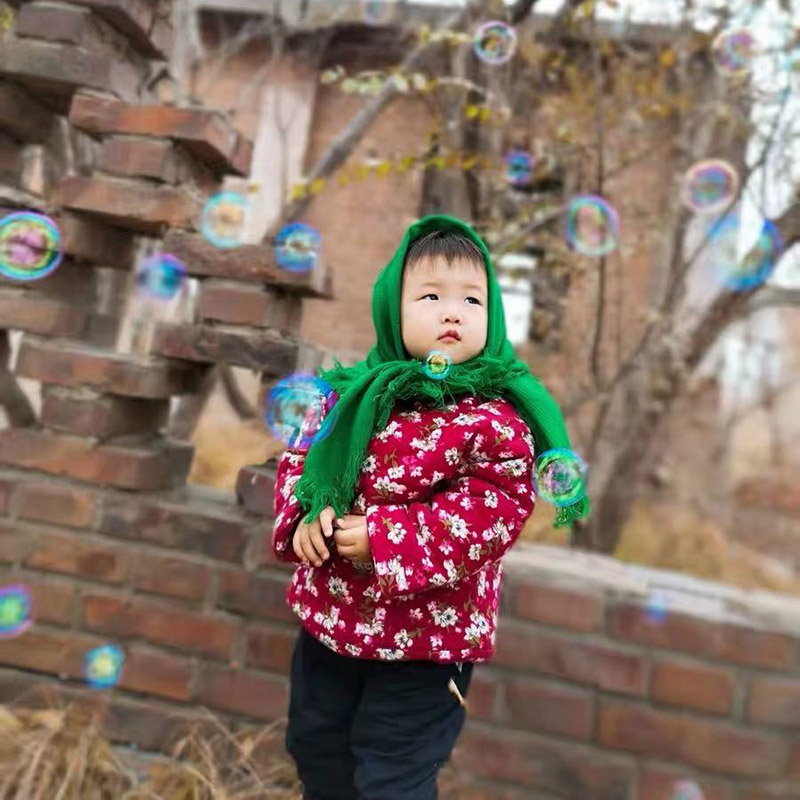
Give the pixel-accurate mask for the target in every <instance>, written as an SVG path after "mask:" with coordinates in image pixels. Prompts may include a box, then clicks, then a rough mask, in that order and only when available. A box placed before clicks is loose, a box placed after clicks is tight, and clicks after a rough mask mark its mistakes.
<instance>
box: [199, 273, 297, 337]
mask: <svg viewBox="0 0 800 800" xmlns="http://www.w3.org/2000/svg"><path fill="white" fill-rule="evenodd" d="M301 312H302V305H301V300H300V298H299V297H298V296H297V295H291V294H289V293H287V292H285V291H281V290H280V289H271V288H269V287H261V286H252V285H250V284H246V283H235V282H233V281H214V280H205V281H203V283H202V284H201V290H200V303H199V311H198V314H199V316H200V317H201V318H203V319H213V320H218V321H219V322H227V323H229V324H231V325H254V326H255V327H260V328H274V329H275V330H279V331H287V332H288V331H294V330H297V329H298V327H299V325H300V316H301Z"/></svg>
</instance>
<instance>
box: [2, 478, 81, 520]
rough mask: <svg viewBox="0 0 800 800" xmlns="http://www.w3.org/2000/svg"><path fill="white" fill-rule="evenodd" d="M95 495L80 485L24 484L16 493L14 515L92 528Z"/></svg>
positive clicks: (21, 517)
mask: <svg viewBox="0 0 800 800" xmlns="http://www.w3.org/2000/svg"><path fill="white" fill-rule="evenodd" d="M95 502H96V496H95V494H94V493H92V492H89V491H86V490H85V489H81V488H80V487H78V486H62V485H57V484H52V483H44V482H37V483H22V484H20V485H19V486H18V487H17V489H16V491H15V492H14V500H13V506H14V514H15V516H17V517H18V518H20V519H32V520H36V521H38V522H52V523H54V524H56V525H65V526H69V527H72V528H88V527H91V522H92V519H93V518H94V510H95Z"/></svg>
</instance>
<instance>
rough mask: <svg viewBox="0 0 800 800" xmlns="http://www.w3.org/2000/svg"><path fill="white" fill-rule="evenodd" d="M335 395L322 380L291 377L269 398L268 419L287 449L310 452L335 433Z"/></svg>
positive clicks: (279, 384)
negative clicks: (314, 445) (333, 411)
mask: <svg viewBox="0 0 800 800" xmlns="http://www.w3.org/2000/svg"><path fill="white" fill-rule="evenodd" d="M335 401H336V394H335V392H334V391H333V389H332V388H331V387H330V386H329V385H328V384H327V383H326V382H325V381H324V380H322V378H317V377H315V376H313V375H291V376H290V377H288V378H285V379H284V380H282V381H281V382H280V383H278V384H277V385H276V386H275V387H274V388H273V389H272V391H271V392H270V393H269V396H268V398H267V409H266V419H267V424H268V425H269V427H270V428H271V429H272V431H273V433H274V434H275V436H277V438H278V439H280V440H281V441H282V442H284V443H285V444H286V445H287V446H288V447H292V448H294V449H296V450H307V449H308V448H310V447H311V445H312V444H314V442H318V441H320V440H321V439H324V438H325V437H326V436H327V435H328V434H329V433H330V432H331V430H332V428H333V424H334V419H335V414H334V413H327V415H326V411H330V410H331V409H332V408H333V407H334V406H335Z"/></svg>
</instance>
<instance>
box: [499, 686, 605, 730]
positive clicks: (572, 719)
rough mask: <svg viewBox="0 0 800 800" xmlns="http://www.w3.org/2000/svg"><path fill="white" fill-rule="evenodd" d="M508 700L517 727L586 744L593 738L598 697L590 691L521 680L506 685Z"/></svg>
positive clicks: (510, 716)
mask: <svg viewBox="0 0 800 800" xmlns="http://www.w3.org/2000/svg"><path fill="white" fill-rule="evenodd" d="M505 700H506V707H507V708H508V719H509V721H510V722H511V724H512V725H513V726H514V727H521V728H528V729H530V730H535V731H543V732H548V733H554V734H557V735H558V736H564V737H567V738H569V739H583V740H586V741H588V740H589V739H590V738H591V736H592V731H593V724H594V695H593V694H592V693H591V692H590V691H586V690H580V689H572V688H568V687H565V686H557V685H553V684H548V683H545V682H543V681H532V680H528V679H525V678H517V679H512V680H510V681H508V682H507V683H506V685H505Z"/></svg>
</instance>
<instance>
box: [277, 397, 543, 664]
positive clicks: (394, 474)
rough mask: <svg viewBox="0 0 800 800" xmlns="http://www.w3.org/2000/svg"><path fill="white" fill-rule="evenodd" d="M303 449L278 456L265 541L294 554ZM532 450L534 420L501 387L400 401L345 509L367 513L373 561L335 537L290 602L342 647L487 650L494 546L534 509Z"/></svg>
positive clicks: (381, 655) (381, 652)
mask: <svg viewBox="0 0 800 800" xmlns="http://www.w3.org/2000/svg"><path fill="white" fill-rule="evenodd" d="M304 461H305V457H304V455H303V453H301V452H298V451H296V450H292V449H289V450H287V451H286V452H285V453H284V454H283V457H282V458H281V461H280V463H279V465H278V472H277V482H276V486H275V515H276V518H275V528H274V531H273V538H272V548H273V551H274V553H275V554H276V556H277V557H278V558H280V559H282V560H284V561H293V562H299V560H298V558H297V556H296V555H295V553H294V549H293V548H292V544H291V541H292V536H293V535H294V531H295V529H296V527H297V524H298V523H299V521H300V519H301V517H302V516H303V514H302V508H301V507H300V504H299V503H298V501H297V499H296V498H295V496H294V493H293V491H292V490H293V488H294V486H295V484H296V483H297V481H298V480H299V479H300V476H301V474H302V472H303V465H304ZM533 461H534V449H533V438H532V436H531V432H530V429H529V428H528V426H527V424H526V423H525V422H524V421H523V420H522V418H521V417H520V416H519V414H518V413H517V411H516V409H515V408H514V406H513V405H512V404H511V403H510V402H508V401H507V400H505V399H497V400H483V399H481V398H478V397H474V396H467V397H464V398H461V399H460V400H459V401H458V402H456V403H453V404H452V405H448V406H446V407H445V408H444V409H437V408H431V407H429V406H425V405H424V404H422V403H421V402H419V401H417V402H414V401H409V402H408V403H406V404H399V405H397V406H396V407H395V409H394V411H393V413H392V415H391V416H390V417H389V421H388V423H387V426H386V428H385V429H384V430H383V431H381V432H379V433H377V434H375V435H374V436H373V437H372V440H371V441H370V444H369V448H368V450H367V455H366V457H365V459H364V461H363V463H362V467H361V473H360V476H359V483H358V493H357V495H356V498H355V500H354V503H353V507H352V509H351V510H350V513H352V514H366V517H367V530H368V533H369V539H370V545H371V548H372V558H373V563H372V564H366V565H355V564H353V563H352V562H350V561H349V560H347V559H346V558H344V557H343V556H340V555H338V554H337V553H336V551H335V546H334V547H333V550H332V553H331V557H330V558H329V559H328V560H327V561H326V562H323V564H322V566H321V567H314V566H313V565H311V564H300V566H299V567H298V568H297V570H296V571H295V573H294V575H293V577H292V581H291V584H290V585H289V588H288V590H287V601H288V603H289V605H290V607H291V608H292V609H293V610H294V612H295V613H296V614H297V616H298V617H299V618H300V620H301V621H302V624H303V626H304V627H305V628H306V629H307V630H308V632H309V633H310V634H311V635H312V636H314V637H316V638H317V639H318V640H319V641H321V642H322V643H323V644H325V645H327V646H328V647H329V648H330V649H331V650H334V651H335V652H337V653H341V654H343V655H350V656H355V657H358V658H370V659H385V660H400V659H403V660H410V659H418V660H419V659H421V660H429V661H439V662H461V661H485V660H487V659H489V658H491V657H492V655H493V654H494V646H495V636H496V626H497V613H498V605H499V598H500V587H501V582H502V576H503V572H502V565H501V563H500V558H501V557H502V555H503V554H504V553H505V552H506V551H507V550H508V549H509V548H510V547H511V545H512V544H513V543H514V540H515V539H516V537H517V536H518V535H519V533H520V531H521V530H522V527H523V525H524V524H525V521H526V520H527V518H528V517H529V516H530V514H531V512H532V511H533V505H534V490H533V484H532V479H531V476H532V471H533ZM329 541H331V540H329ZM331 543H332V541H331Z"/></svg>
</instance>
